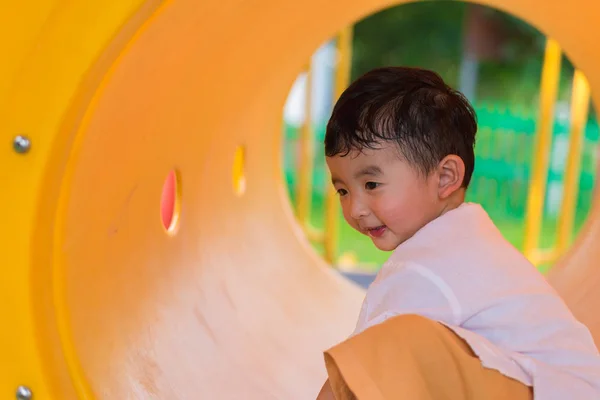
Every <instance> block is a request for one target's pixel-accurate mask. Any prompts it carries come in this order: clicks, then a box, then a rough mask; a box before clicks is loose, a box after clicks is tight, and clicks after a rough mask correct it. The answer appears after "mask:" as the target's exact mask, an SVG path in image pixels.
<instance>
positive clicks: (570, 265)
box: [0, 0, 600, 400]
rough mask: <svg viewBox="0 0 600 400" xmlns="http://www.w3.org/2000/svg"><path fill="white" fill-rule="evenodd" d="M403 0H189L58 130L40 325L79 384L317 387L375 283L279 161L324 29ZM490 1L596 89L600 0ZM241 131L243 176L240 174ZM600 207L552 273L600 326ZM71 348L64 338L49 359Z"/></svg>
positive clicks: (191, 392) (154, 21)
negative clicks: (308, 236)
mask: <svg viewBox="0 0 600 400" xmlns="http://www.w3.org/2000/svg"><path fill="white" fill-rule="evenodd" d="M395 3H396V2H391V1H385V0H375V1H371V2H365V1H362V0H348V1H344V2H335V1H334V2H323V1H319V0H304V1H297V2H281V1H276V0H267V1H262V2H258V3H257V2H250V1H241V0H223V1H218V2H198V1H193V0H174V1H171V2H168V3H165V4H163V5H162V7H161V8H160V9H159V10H158V12H157V13H156V14H155V15H153V16H152V17H151V18H150V19H148V20H147V22H146V23H145V24H144V25H143V26H142V28H140V31H139V32H138V33H137V34H136V35H134V36H132V39H131V41H130V42H129V44H128V45H127V46H126V47H124V48H122V49H121V50H120V53H119V56H118V58H117V59H116V60H115V61H114V64H113V66H112V68H111V69H110V70H109V71H108V72H107V74H106V76H105V77H104V79H103V81H102V83H101V84H100V86H99V87H98V90H97V91H96V94H95V95H94V97H93V99H92V100H91V103H89V104H88V103H87V100H86V99H85V98H82V99H79V100H77V101H81V102H84V101H86V103H85V105H86V107H87V111H86V113H85V116H84V118H83V120H82V122H81V124H80V126H79V128H78V129H77V134H76V137H75V141H74V143H73V145H72V151H71V152H70V153H69V152H68V149H69V148H70V147H69V146H70V142H69V141H68V140H64V141H63V142H61V144H62V145H63V147H60V148H58V147H57V149H56V152H59V153H60V154H68V155H69V156H68V157H69V158H68V162H66V165H65V163H59V164H60V165H59V167H57V170H60V171H64V174H61V176H62V177H63V179H62V181H58V180H51V181H50V180H49V181H48V182H46V188H47V189H48V191H47V192H46V193H49V195H48V196H49V197H48V199H47V201H49V202H52V201H54V200H52V199H53V197H52V196H53V193H55V192H56V193H57V196H58V197H57V198H56V199H55V201H57V204H58V211H57V212H56V214H52V215H53V219H52V220H48V221H47V225H44V226H53V227H54V231H53V234H54V238H53V240H54V242H50V243H53V248H52V251H51V252H50V253H49V254H52V258H51V259H49V258H44V256H43V255H38V256H36V257H35V263H34V267H32V268H33V271H34V272H36V271H39V273H40V274H41V276H46V275H48V274H50V272H49V271H50V270H51V276H52V282H53V285H52V289H51V290H50V289H46V290H47V291H49V292H51V293H52V299H53V300H52V301H53V302H51V303H48V302H44V303H42V301H46V300H47V298H45V297H43V296H42V297H40V298H39V299H38V300H37V301H38V303H36V304H37V306H36V310H38V311H37V313H38V314H39V319H40V320H44V319H48V320H50V319H52V318H54V317H51V316H54V314H56V316H55V318H56V320H57V322H56V323H55V324H56V325H57V326H56V327H54V325H53V323H45V322H44V323H42V322H39V321H38V323H37V324H38V325H37V326H44V327H45V329H46V330H45V331H43V332H44V333H43V334H42V333H38V334H37V335H38V336H39V337H40V338H41V339H39V340H40V343H45V342H44V340H46V339H45V338H46V337H49V336H52V335H56V336H57V337H58V339H57V340H58V341H59V342H60V344H59V346H60V349H61V350H60V351H61V352H62V353H64V354H65V356H64V357H65V359H66V361H65V363H66V364H67V365H68V367H67V370H68V374H69V376H70V379H71V380H72V381H73V382H75V384H74V386H75V390H77V392H78V397H79V398H84V397H86V396H89V398H91V397H95V398H103V399H112V398H122V399H128V398H136V399H137V398H139V399H157V398H158V399H204V398H218V399H242V398H243V399H261V400H262V399H307V398H312V397H314V396H315V395H316V393H317V392H318V389H319V387H320V385H321V384H322V382H323V380H324V379H325V368H324V365H323V359H322V356H321V352H322V351H323V350H324V349H325V348H327V347H328V346H330V345H332V344H334V343H335V342H337V341H339V340H341V339H343V338H344V337H345V336H346V335H348V334H349V333H350V332H351V330H352V329H353V327H354V322H355V319H356V317H357V315H358V311H359V306H360V302H361V300H362V296H363V293H362V290H360V289H358V288H357V287H356V286H354V285H352V284H350V283H349V282H347V281H345V280H344V279H342V278H340V277H339V276H337V275H336V274H335V273H334V272H332V271H330V270H328V268H327V266H326V265H324V263H323V262H322V261H321V260H320V259H319V258H318V257H317V256H316V255H314V254H313V253H312V251H311V249H310V246H309V245H308V243H307V242H306V241H305V239H304V238H303V234H302V232H301V231H300V229H299V228H298V227H297V226H296V225H295V224H294V222H293V215H292V212H291V210H290V208H289V204H288V200H287V199H286V194H285V188H284V187H283V179H282V174H281V171H280V170H281V167H280V165H281V163H280V147H281V143H280V136H281V130H280V118H281V112H282V107H283V103H284V100H285V98H286V95H287V93H288V90H289V87H290V85H291V82H292V80H293V78H294V77H295V76H296V74H297V73H298V72H299V71H300V68H301V67H302V65H303V64H304V62H305V60H306V59H307V58H308V57H309V56H310V54H311V53H312V52H313V50H314V49H315V48H316V47H317V46H318V45H319V44H321V43H322V42H323V41H324V40H326V39H327V38H329V37H331V36H333V34H334V33H335V32H336V31H338V30H339V29H340V28H342V27H343V26H345V25H347V24H349V23H351V22H353V21H356V20H358V19H360V18H362V17H364V16H366V15H367V14H369V13H371V12H374V11H377V10H379V9H381V8H383V7H387V6H391V5H392V4H395ZM483 3H485V4H488V5H491V6H496V7H499V8H501V9H503V10H506V11H509V12H513V13H514V14H516V15H518V16H519V17H521V18H524V19H527V20H528V21H530V22H531V23H532V24H534V25H535V26H537V27H538V28H539V29H540V30H542V31H543V32H545V33H547V34H550V35H552V36H553V37H554V38H555V39H557V40H558V42H559V43H561V45H562V46H563V48H565V50H566V52H567V53H568V55H569V57H570V58H571V60H572V61H573V62H574V63H575V64H576V65H577V66H578V67H579V68H580V69H581V70H582V71H583V72H584V73H585V74H586V75H587V76H588V78H589V81H590V84H591V88H592V93H593V95H594V96H595V98H596V99H598V96H599V94H600V74H599V73H598V71H600V54H599V53H598V52H597V51H595V49H596V40H597V38H598V37H600V24H598V23H597V16H598V15H600V4H599V3H597V2H596V1H595V0H572V2H571V3H570V4H568V5H567V2H561V1H550V0H486V1H484V2H483ZM65 126H66V128H65ZM62 129H63V130H64V129H68V125H63V128H62ZM61 134H63V135H65V137H67V136H68V134H67V133H66V132H65V131H63V132H62V133H61ZM238 146H243V148H244V153H243V155H244V160H243V164H244V165H243V168H241V169H240V166H239V165H237V166H236V169H240V170H243V173H244V175H245V176H244V177H243V178H244V183H245V189H244V190H243V192H242V193H237V192H234V187H235V186H237V184H235V185H234V183H233V182H232V168H234V167H233V165H234V157H235V154H236V149H237V148H238ZM11 160H12V159H11ZM19 160H21V159H19ZM56 160H60V158H56ZM239 161H240V160H238V161H237V162H236V164H239ZM11 162H12V161H11ZM19 162H22V161H19ZM57 162H58V161H57ZM173 169H175V170H176V171H177V173H178V177H179V180H178V182H177V184H178V185H179V186H178V191H179V194H180V196H181V201H180V205H179V207H180V208H179V217H178V219H177V224H178V225H177V226H176V227H175V230H174V231H173V234H172V235H168V234H166V232H165V229H164V227H163V226H162V221H161V213H160V206H161V193H162V185H163V182H164V179H165V176H167V174H168V173H169V171H171V170H173ZM236 173H237V172H236ZM58 192H59V193H60V194H58ZM49 204H52V203H49ZM40 207H41V206H40ZM599 213H600V210H598V207H596V209H595V210H594V211H593V213H592V216H591V217H590V220H591V224H590V226H589V227H588V230H587V232H586V235H585V236H584V237H582V239H581V241H580V243H579V244H578V245H577V246H576V248H575V249H574V251H573V252H572V254H570V255H569V256H567V257H566V258H565V259H564V260H563V262H562V263H561V265H560V266H559V267H557V269H556V271H555V272H554V273H553V274H552V275H551V279H552V282H553V283H554V284H555V286H556V287H557V288H558V290H559V291H560V292H561V294H563V295H564V297H565V299H566V300H567V301H568V303H569V304H570V305H571V306H572V307H573V309H574V311H575V312H576V313H577V314H578V315H579V316H580V317H581V318H582V319H583V320H584V321H585V322H586V323H588V324H589V325H590V326H591V327H592V329H593V330H594V332H595V334H596V338H597V339H599V338H600V337H599V336H598V335H599V334H600V325H599V323H600V317H599V316H598V315H599V314H598V313H594V311H595V309H596V308H597V307H598V306H600V295H599V294H598V293H600V291H599V290H598V289H600V287H599V286H600V272H599V271H600V269H598V268H596V267H595V265H594V263H595V261H594V260H596V257H595V256H596V253H599V252H600V250H597V249H594V247H593V243H592V242H593V241H594V240H596V239H597V238H598V237H599V235H600V214H599ZM40 215H42V214H40ZM44 229H46V230H48V229H50V228H44ZM36 232H37V233H36V235H42V233H40V232H41V231H39V232H38V231H37V230H36ZM44 235H46V236H39V237H37V241H38V242H39V241H41V238H42V237H43V238H50V237H51V236H49V234H48V232H45V233H44ZM23 240H28V239H23ZM40 254H46V253H40ZM50 266H51V267H50ZM44 271H45V272H44ZM34 275H35V274H34ZM36 284H37V285H40V287H46V286H44V284H43V283H41V281H40V282H38V283H36ZM44 299H45V300H44ZM48 304H53V307H49V306H48ZM50 309H55V311H50ZM52 332H55V333H52ZM0 358H1V356H0ZM59 358H60V357H59V356H56V355H55V356H52V357H50V356H49V357H48V359H47V360H48V361H47V362H46V365H47V366H48V370H50V369H52V367H56V368H57V369H58V368H59V366H60V365H62V364H60V362H59V361H58V359H59ZM55 373H56V372H55ZM23 376H24V375H23ZM17 383H18V382H17V381H15V382H12V381H11V383H10V384H11V385H13V384H17ZM57 390H58V389H57ZM65 396H66V395H65V394H64V393H63V394H60V395H58V397H57V398H67V397H65Z"/></svg>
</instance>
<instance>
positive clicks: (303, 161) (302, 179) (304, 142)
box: [296, 64, 314, 228]
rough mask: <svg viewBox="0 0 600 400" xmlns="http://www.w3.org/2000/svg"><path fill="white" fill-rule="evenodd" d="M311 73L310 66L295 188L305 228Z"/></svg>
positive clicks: (310, 159)
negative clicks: (298, 169)
mask: <svg viewBox="0 0 600 400" xmlns="http://www.w3.org/2000/svg"><path fill="white" fill-rule="evenodd" d="M311 88H312V73H311V68H310V64H309V65H308V68H307V69H306V84H305V93H306V95H305V96H306V97H305V103H304V124H303V125H302V129H301V133H300V154H299V158H300V171H299V173H298V175H299V176H298V183H297V186H296V196H297V199H298V200H297V218H298V221H299V222H300V225H301V226H302V227H304V228H306V227H307V226H308V225H309V222H310V221H309V218H310V208H311V203H312V201H311V200H312V190H311V189H312V176H313V163H314V144H313V141H314V137H313V130H312V123H311V122H312V115H311V102H312V99H311V98H312V93H311V92H312V90H311Z"/></svg>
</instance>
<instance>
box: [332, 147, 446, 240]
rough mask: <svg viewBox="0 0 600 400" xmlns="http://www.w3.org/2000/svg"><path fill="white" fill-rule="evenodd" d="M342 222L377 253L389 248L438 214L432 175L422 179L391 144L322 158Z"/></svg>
mask: <svg viewBox="0 0 600 400" xmlns="http://www.w3.org/2000/svg"><path fill="white" fill-rule="evenodd" d="M327 166H328V167H329V170H330V172H331V177H332V182H333V184H334V186H335V189H336V190H337V191H338V195H339V196H340V202H341V206H342V211H343V214H344V218H345V219H346V221H347V222H348V224H350V225H351V226H352V227H353V228H354V229H356V230H358V231H359V232H361V233H363V234H365V235H367V236H369V237H370V238H371V240H372V241H373V243H374V244H375V246H376V247H377V248H379V249H380V250H384V251H391V250H394V249H395V248H396V247H398V245H400V244H401V243H402V242H404V241H405V240H407V239H409V238H410V237H411V236H412V235H414V234H415V233H416V232H417V231H418V230H419V229H420V228H422V227H423V226H424V225H426V224H427V223H428V222H430V221H432V220H433V219H434V218H436V217H437V216H438V215H439V214H440V212H441V209H440V202H439V198H438V187H439V185H438V182H439V180H438V179H436V178H437V177H436V174H430V176H429V177H425V176H424V175H423V174H420V173H419V172H417V171H416V170H415V169H414V168H412V167H411V166H410V165H409V164H408V163H407V162H406V161H404V159H403V158H402V157H400V156H399V151H398V147H397V145H395V144H392V143H390V144H384V145H383V146H382V147H381V148H379V149H377V150H370V149H365V150H363V151H362V152H358V151H353V152H351V153H350V154H348V155H346V156H344V157H341V156H335V157H328V158H327Z"/></svg>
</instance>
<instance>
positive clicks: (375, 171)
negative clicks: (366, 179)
mask: <svg viewBox="0 0 600 400" xmlns="http://www.w3.org/2000/svg"><path fill="white" fill-rule="evenodd" d="M381 173H382V172H381V168H379V167H378V166H377V165H368V166H366V167H364V168H362V169H360V170H359V171H358V172H357V173H356V174H354V177H355V178H360V177H361V176H364V175H369V176H376V175H381Z"/></svg>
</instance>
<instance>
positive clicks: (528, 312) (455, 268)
mask: <svg viewBox="0 0 600 400" xmlns="http://www.w3.org/2000/svg"><path fill="white" fill-rule="evenodd" d="M599 312H600V311H599ZM399 314H418V315H421V316H424V317H427V318H430V319H432V320H435V321H438V322H441V323H443V324H444V325H446V326H448V327H449V328H450V329H452V330H453V331H454V332H456V334H457V335H459V336H460V337H462V338H463V339H464V340H465V341H466V342H467V343H468V344H469V345H470V346H471V347H472V349H473V351H474V352H475V353H476V354H477V355H478V356H479V358H480V359H481V362H482V364H483V365H484V366H485V367H488V368H493V369H496V370H498V371H500V372H501V373H502V374H504V375H506V376H509V377H512V378H514V379H517V380H519V381H521V382H523V383H524V384H526V385H528V386H533V389H534V399H535V400H566V399H568V400H579V399H582V400H584V399H585V400H589V399H600V356H599V354H598V350H597V348H596V346H595V344H594V341H593V339H592V336H591V334H590V332H589V330H588V329H587V328H586V327H585V326H584V325H583V324H581V323H580V322H578V321H577V320H576V319H575V318H574V317H573V315H572V314H571V312H570V311H569V309H568V308H567V306H566V305H565V303H564V302H563V300H562V299H561V298H560V297H559V296H558V295H557V294H556V292H555V291H554V290H553V288H552V287H551V286H550V285H549V284H548V282H547V281H546V280H545V278H544V277H543V275H541V273H539V272H538V271H537V269H536V268H535V267H534V266H533V265H532V264H531V263H529V261H528V260H527V259H526V258H525V257H524V256H523V255H522V254H521V253H520V252H518V250H516V249H515V248H514V247H513V246H512V245H511V244H510V243H509V242H507V241H506V240H505V239H504V238H503V237H502V235H501V233H500V232H499V231H498V229H497V228H496V227H495V225H494V224H493V222H492V221H491V219H490V218H489V216H488V215H487V213H486V212H485V211H484V210H483V208H481V206H479V205H477V204H472V203H464V204H462V205H461V206H460V207H458V208H457V209H455V210H452V211H449V212H447V213H446V214H444V215H442V216H441V217H439V218H437V219H436V220H434V221H432V222H430V223H429V224H427V225H426V226H425V227H423V228H422V229H421V230H419V231H418V232H417V233H416V234H415V235H414V236H413V237H412V238H410V239H409V240H407V241H405V242H404V243H402V244H401V245H400V246H398V248H397V249H396V250H394V252H393V254H392V255H391V257H390V259H389V260H388V261H387V262H386V263H385V264H384V265H383V267H382V269H381V270H380V272H379V273H378V275H377V277H376V279H375V281H374V282H373V283H372V284H371V286H370V287H369V288H368V290H367V293H366V297H365V300H364V303H363V306H362V309H361V312H360V315H359V318H358V323H357V326H356V330H355V332H354V334H353V335H356V334H358V333H359V332H362V331H363V330H365V329H366V328H368V327H370V326H373V325H375V324H378V323H381V322H383V321H384V320H385V319H387V318H390V317H392V316H395V315H399Z"/></svg>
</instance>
